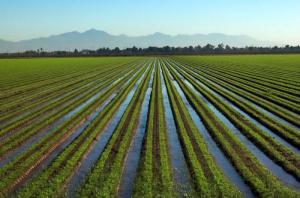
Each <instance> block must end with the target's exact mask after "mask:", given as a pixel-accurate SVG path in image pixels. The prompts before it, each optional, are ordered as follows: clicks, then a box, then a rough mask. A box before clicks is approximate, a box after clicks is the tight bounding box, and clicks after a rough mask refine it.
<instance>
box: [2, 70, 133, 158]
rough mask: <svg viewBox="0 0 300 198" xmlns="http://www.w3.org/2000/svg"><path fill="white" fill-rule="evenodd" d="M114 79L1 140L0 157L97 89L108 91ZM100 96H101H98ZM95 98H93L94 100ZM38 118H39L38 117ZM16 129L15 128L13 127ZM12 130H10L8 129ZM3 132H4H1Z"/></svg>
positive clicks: (97, 90) (74, 106) (82, 101)
mask: <svg viewBox="0 0 300 198" xmlns="http://www.w3.org/2000/svg"><path fill="white" fill-rule="evenodd" d="M134 72H136V71H135V70H133V71H131V72H129V73H128V75H131V74H133V73H134ZM118 77H119V76H118V75H117V76H116V79H118ZM116 79H114V78H111V77H110V80H109V81H107V82H106V83H104V84H102V85H101V86H100V87H98V86H97V87H94V88H93V89H90V90H88V91H87V92H86V93H85V94H83V95H79V96H80V97H79V98H76V99H75V100H71V101H70V103H69V104H68V103H67V104H66V106H63V107H62V108H61V109H60V110H59V111H56V112H55V111H54V112H52V113H49V114H46V117H45V118H43V119H41V120H40V121H39V122H38V123H36V124H31V125H28V127H24V128H21V129H20V130H19V131H17V132H15V133H13V134H11V135H9V136H8V137H7V138H6V139H4V140H2V141H1V143H0V147H1V149H0V153H1V156H4V155H5V154H6V153H7V152H9V151H10V150H12V149H14V148H16V147H18V146H19V145H21V144H22V143H23V142H25V141H26V140H27V139H29V138H30V137H32V136H33V135H36V134H37V133H39V132H40V131H41V130H43V129H44V130H45V129H47V127H48V126H49V125H51V124H52V123H54V122H55V121H56V120H58V119H59V118H61V117H62V116H63V115H66V114H67V113H68V112H70V111H72V110H73V109H75V108H76V107H78V106H79V105H80V104H82V103H84V102H85V101H87V100H88V99H89V98H91V97H93V96H94V95H95V94H97V93H99V89H100V90H102V91H105V89H108V88H110V87H113V86H115V85H112V82H114V80H116ZM100 96H101V95H100ZM96 99H97V98H95V100H96ZM38 118H39V117H38ZM15 127H16V126H15ZM10 130H12V129H10ZM3 132H5V130H3Z"/></svg>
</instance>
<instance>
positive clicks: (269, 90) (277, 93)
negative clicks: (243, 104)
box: [198, 65, 300, 105]
mask: <svg viewBox="0 0 300 198" xmlns="http://www.w3.org/2000/svg"><path fill="white" fill-rule="evenodd" d="M198 68H199V69H201V71H203V72H205V73H210V74H213V75H220V76H222V77H226V78H228V79H230V80H231V81H235V82H238V83H240V84H242V85H245V87H246V88H247V87H248V88H249V87H250V88H252V89H251V90H252V91H256V92H259V93H260V94H269V96H270V97H272V98H274V99H275V100H276V99H277V98H278V99H279V100H283V101H287V102H288V103H290V104H292V105H293V104H294V105H297V104H299V103H300V100H299V97H298V96H297V93H295V90H289V89H286V88H283V87H281V86H277V85H276V86H274V85H273V84H270V83H264V82H260V81H255V80H252V78H251V77H243V76H241V75H239V74H238V73H236V74H235V73H233V72H231V71H230V72H229V71H227V70H224V69H221V70H219V71H218V70H217V69H216V68H212V67H207V66H206V65H201V66H199V65H198Z"/></svg>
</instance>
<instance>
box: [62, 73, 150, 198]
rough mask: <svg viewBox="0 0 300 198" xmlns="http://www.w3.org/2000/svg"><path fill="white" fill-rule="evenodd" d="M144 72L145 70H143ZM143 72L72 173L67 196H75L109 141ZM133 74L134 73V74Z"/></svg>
mask: <svg viewBox="0 0 300 198" xmlns="http://www.w3.org/2000/svg"><path fill="white" fill-rule="evenodd" d="M145 73H146V72H145ZM145 73H144V74H143V75H142V77H141V78H140V79H139V80H138V81H137V82H136V84H135V85H134V87H133V88H132V90H130V92H129V93H128V95H127V97H126V99H125V100H124V101H123V102H122V104H121V105H120V107H119V108H118V110H117V112H116V114H115V115H114V116H113V118H112V120H111V121H110V122H109V124H108V125H107V126H106V128H105V129H104V131H102V133H101V134H100V135H99V137H97V143H96V144H95V145H94V147H93V148H92V149H91V151H90V152H89V153H88V154H87V157H86V158H85V160H84V161H82V162H81V164H80V167H79V169H78V170H77V171H76V172H75V173H74V174H73V175H72V177H71V179H70V182H69V184H68V187H67V194H68V197H75V196H76V189H77V188H78V187H80V186H81V185H82V184H83V182H84V180H85V178H86V176H87V174H88V173H89V172H90V171H91V169H92V167H93V165H94V164H95V163H96V161H97V159H98V158H99V156H100V155H101V154H102V152H103V150H104V149H105V146H106V144H107V142H108V141H109V139H110V137H111V136H112V134H113V132H114V130H115V129H116V127H117V125H118V123H119V122H120V120H121V118H122V116H123V114H124V112H125V111H126V109H127V107H128V105H129V103H130V101H131V99H132V98H133V95H134V93H135V91H136V89H137V88H138V85H139V84H140V82H141V80H142V79H143V77H144V75H145ZM134 76H135V75H134Z"/></svg>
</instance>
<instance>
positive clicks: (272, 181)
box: [173, 73, 299, 197]
mask: <svg viewBox="0 0 300 198" xmlns="http://www.w3.org/2000/svg"><path fill="white" fill-rule="evenodd" d="M173 74H174V73H173ZM173 77H174V79H176V81H177V83H178V84H179V86H180V87H181V89H182V91H183V92H184V94H185V96H186V97H187V99H188V100H189V102H190V103H191V105H192V106H193V108H194V109H195V111H196V112H197V114H198V115H199V116H200V117H201V120H202V122H203V124H204V125H205V127H206V128H207V130H208V132H209V133H210V134H211V136H212V137H213V139H214V140H215V142H216V143H217V144H218V146H219V147H220V148H221V150H222V151H223V152H224V154H225V155H226V156H227V157H228V159H229V160H230V161H231V163H232V164H233V166H234V167H235V168H236V170H237V171H238V172H239V173H240V175H241V176H242V177H243V178H244V180H245V182H246V183H247V184H248V185H249V186H250V187H251V189H252V190H253V192H254V193H255V194H256V195H257V196H258V197H276V196H278V197H283V196H284V197H297V196H299V194H298V193H297V192H295V191H293V190H292V189H289V188H287V187H286V186H284V185H282V183H281V182H280V181H279V180H278V179H277V178H276V177H274V176H273V175H272V174H271V173H270V172H269V170H267V169H266V168H265V167H264V166H263V165H262V164H260V162H259V161H258V160H257V159H256V158H255V157H254V156H253V155H252V154H251V152H250V151H249V150H248V149H247V148H246V147H245V145H243V144H242V143H241V142H240V140H239V139H238V138H237V137H236V136H235V135H234V134H233V133H232V132H231V131H230V130H229V129H228V128H227V127H226V126H225V125H224V124H223V123H222V122H221V120H219V119H218V118H217V116H216V115H215V114H214V113H213V112H212V110H211V109H210V108H209V107H208V105H207V104H206V103H205V102H204V101H203V100H202V99H201V98H199V97H197V95H196V94H195V93H194V92H193V91H192V90H191V88H189V87H188V86H187V85H186V84H185V83H183V81H182V80H181V79H180V78H179V77H178V76H177V75H174V76H173Z"/></svg>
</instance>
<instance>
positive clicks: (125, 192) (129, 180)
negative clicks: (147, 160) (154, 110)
mask: <svg viewBox="0 0 300 198" xmlns="http://www.w3.org/2000/svg"><path fill="white" fill-rule="evenodd" d="M154 71H155V69H154V70H153V71H152V74H151V79H150V81H149V84H148V89H147V91H146V95H145V98H144V100H143V103H142V108H141V112H140V115H139V123H138V126H137V130H136V133H135V135H134V137H133V140H132V142H131V146H130V148H129V151H128V153H127V158H126V161H125V165H124V169H123V173H122V178H121V181H120V185H119V192H118V197H131V195H132V191H133V184H134V179H135V177H136V174H137V169H138V165H139V161H140V154H141V150H142V143H143V139H144V135H145V131H146V127H147V115H148V110H149V103H150V97H151V92H152V82H153V75H154Z"/></svg>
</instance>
